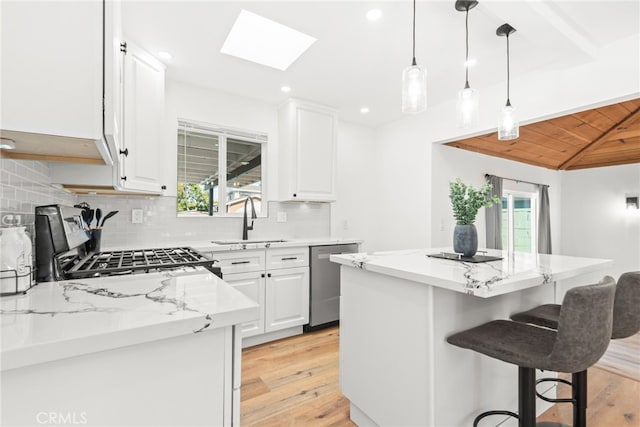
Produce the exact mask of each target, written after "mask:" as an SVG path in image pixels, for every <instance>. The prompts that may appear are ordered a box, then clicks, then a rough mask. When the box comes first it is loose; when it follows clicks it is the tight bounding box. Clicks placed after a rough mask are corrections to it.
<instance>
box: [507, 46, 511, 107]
mask: <svg viewBox="0 0 640 427" xmlns="http://www.w3.org/2000/svg"><path fill="white" fill-rule="evenodd" d="M509 80H510V76H509V34H507V107H511V100H510V99H509Z"/></svg>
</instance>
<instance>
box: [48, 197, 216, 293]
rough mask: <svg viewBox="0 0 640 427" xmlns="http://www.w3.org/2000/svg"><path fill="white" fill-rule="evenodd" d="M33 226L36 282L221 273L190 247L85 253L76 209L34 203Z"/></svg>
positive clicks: (84, 238) (83, 232) (85, 235)
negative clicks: (174, 272) (185, 271)
mask: <svg viewBox="0 0 640 427" xmlns="http://www.w3.org/2000/svg"><path fill="white" fill-rule="evenodd" d="M35 225H36V265H37V268H36V277H37V281H38V282H51V281H59V280H69V279H87V278H92V277H105V276H114V275H119V276H122V275H127V274H139V273H149V272H156V271H166V270H176V269H192V270H203V269H206V270H208V271H210V272H212V273H214V274H216V275H217V276H221V274H220V268H219V267H217V266H214V263H215V262H216V261H214V260H210V259H208V258H207V257H205V256H204V255H202V254H201V253H200V252H198V251H196V250H195V249H193V248H190V247H184V246H181V247H173V248H156V249H133V250H112V251H103V252H87V250H86V247H85V242H87V241H88V240H89V234H88V232H87V231H86V230H87V229H88V226H87V224H86V222H84V219H83V218H82V215H81V210H80V209H77V208H70V207H66V206H60V205H49V206H38V207H36V224H35Z"/></svg>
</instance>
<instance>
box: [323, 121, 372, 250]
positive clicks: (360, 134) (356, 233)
mask: <svg viewBox="0 0 640 427" xmlns="http://www.w3.org/2000/svg"><path fill="white" fill-rule="evenodd" d="M374 136H375V133H374V131H373V130H372V129H370V128H367V127H364V126H360V125H356V124H352V123H346V122H340V123H339V125H338V141H337V165H336V198H337V201H336V202H335V203H332V204H331V235H332V236H334V237H338V238H352V237H353V238H362V239H365V242H364V243H363V245H362V247H361V249H362V250H363V251H365V252H366V251H371V250H373V249H372V245H371V244H372V242H371V239H370V238H369V236H371V235H372V234H375V232H376V229H377V216H376V214H375V212H372V211H371V208H370V206H371V205H372V204H371V201H372V200H375V198H376V194H378V193H377V188H376V187H377V185H376V184H375V182H376V177H377V174H376V171H375V170H374V165H375V159H376V155H375V147H376V146H375V140H374Z"/></svg>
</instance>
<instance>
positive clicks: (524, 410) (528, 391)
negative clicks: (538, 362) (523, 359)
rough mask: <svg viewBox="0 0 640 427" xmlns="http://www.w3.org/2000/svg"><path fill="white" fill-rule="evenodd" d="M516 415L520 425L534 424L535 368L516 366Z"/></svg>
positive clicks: (523, 426) (531, 426)
mask: <svg viewBox="0 0 640 427" xmlns="http://www.w3.org/2000/svg"><path fill="white" fill-rule="evenodd" d="M518 415H519V418H520V423H519V424H520V427H535V425H536V370H535V369H533V368H523V367H522V366H519V367H518Z"/></svg>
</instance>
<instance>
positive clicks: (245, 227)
mask: <svg viewBox="0 0 640 427" xmlns="http://www.w3.org/2000/svg"><path fill="white" fill-rule="evenodd" d="M249 201H250V202H251V225H248V224H247V202H249ZM256 218H258V215H256V208H255V206H254V205H253V198H251V196H249V197H247V198H246V199H245V201H244V220H243V221H242V240H248V239H249V230H253V220H254V219H256Z"/></svg>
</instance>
